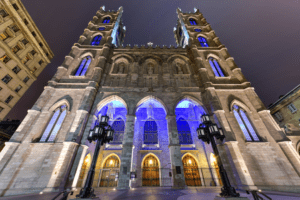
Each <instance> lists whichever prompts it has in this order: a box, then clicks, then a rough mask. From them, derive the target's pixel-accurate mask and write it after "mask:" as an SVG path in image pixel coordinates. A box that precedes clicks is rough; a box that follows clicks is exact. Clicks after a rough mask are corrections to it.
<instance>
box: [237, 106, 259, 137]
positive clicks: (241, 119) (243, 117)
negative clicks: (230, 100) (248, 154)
mask: <svg viewBox="0 0 300 200" xmlns="http://www.w3.org/2000/svg"><path fill="white" fill-rule="evenodd" d="M233 114H234V116H235V118H236V120H237V122H238V123H239V126H240V128H241V129H242V131H243V133H244V135H245V137H246V140H247V141H249V142H252V141H256V142H257V141H260V140H259V138H258V136H257V134H256V132H255V131H254V128H253V127H252V124H251V123H250V121H249V119H248V117H247V114H246V112H245V111H244V110H243V109H241V108H240V107H239V106H237V105H234V106H233Z"/></svg>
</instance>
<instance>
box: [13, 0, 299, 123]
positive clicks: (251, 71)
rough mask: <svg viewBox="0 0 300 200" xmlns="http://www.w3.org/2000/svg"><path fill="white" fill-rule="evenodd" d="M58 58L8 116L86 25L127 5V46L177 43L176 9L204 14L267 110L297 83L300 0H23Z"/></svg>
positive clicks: (25, 105) (26, 103)
mask: <svg viewBox="0 0 300 200" xmlns="http://www.w3.org/2000/svg"><path fill="white" fill-rule="evenodd" d="M22 2H23V4H24V6H25V7H26V9H27V11H28V12H29V14H30V15H31V17H32V19H33V21H34V22H35V23H36V25H37V27H38V28H39V30H40V31H41V33H42V35H43V36H44V38H45V39H46V41H47V43H48V44H49V46H50V48H51V49H52V51H53V53H54V55H55V56H54V58H53V59H52V61H51V64H49V65H48V66H47V67H46V68H45V69H44V71H43V72H42V73H41V74H40V76H39V77H38V79H37V81H35V82H34V83H33V84H32V86H31V87H30V88H29V89H28V90H27V92H26V93H25V94H24V96H23V97H22V98H21V99H20V100H19V102H18V103H17V104H16V105H15V107H14V108H13V109H12V110H11V112H10V113H9V114H8V116H7V118H9V119H20V120H22V119H23V118H24V117H25V116H26V114H27V110H28V109H30V108H31V107H32V106H33V104H34V103H35V101H36V100H37V99H38V97H39V96H40V94H41V93H42V91H43V88H44V86H46V85H47V82H48V81H49V80H50V79H51V78H52V76H53V75H54V74H55V72H56V69H57V67H58V66H60V65H61V64H62V62H63V61H64V58H65V56H66V55H68V54H69V52H70V50H71V47H72V45H73V44H74V43H76V42H77V41H78V39H79V36H80V35H81V34H82V33H83V31H84V29H85V28H86V27H87V25H88V22H89V21H91V20H92V17H93V16H94V15H95V14H96V11H97V10H99V8H100V6H102V5H105V8H106V10H117V9H118V8H119V7H120V6H123V8H124V12H123V16H122V18H123V22H124V24H125V26H126V30H127V31H126V36H125V42H124V45H126V44H131V46H133V45H134V44H138V45H139V46H140V45H142V44H144V45H145V44H147V43H148V42H149V41H151V42H153V43H154V45H167V46H170V45H175V39H174V34H173V27H175V26H176V20H177V14H176V8H177V7H180V8H181V10H182V12H193V11H194V7H196V8H198V9H199V10H200V12H202V13H203V15H204V17H205V18H206V20H207V22H208V23H210V24H211V27H212V29H214V30H215V32H216V35H217V36H218V37H219V38H220V41H221V42H222V43H223V44H224V45H225V46H226V47H227V48H228V51H229V53H230V55H231V56H232V57H234V60H235V62H236V64H237V66H238V67H240V68H241V69H242V72H243V73H244V75H245V77H246V78H247V79H248V80H249V81H250V82H251V84H252V86H253V87H254V88H255V91H256V92H257V94H258V96H259V97H260V98H261V99H262V101H263V103H264V104H265V106H268V105H269V104H271V103H273V102H275V101H276V100H277V99H278V97H279V96H280V95H282V94H286V93H287V92H289V91H290V90H292V89H293V88H294V87H296V86H297V85H298V84H299V75H300V64H299V63H300V55H299V54H300V3H299V0H251V1H246V0H244V1H243V0H230V1H227V0H184V1H182V0H168V1H167V0H160V1H158V0H126V1H124V0H123V1H121V0H102V1H99V0H76V1H75V0H47V1H45V0H42V1H41V0H22Z"/></svg>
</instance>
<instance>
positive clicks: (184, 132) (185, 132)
mask: <svg viewBox="0 0 300 200" xmlns="http://www.w3.org/2000/svg"><path fill="white" fill-rule="evenodd" d="M177 130H178V137H179V144H193V140H192V135H191V130H190V126H189V124H188V122H187V121H186V120H184V119H183V118H179V119H178V120H177Z"/></svg>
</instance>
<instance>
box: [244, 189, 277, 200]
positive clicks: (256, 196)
mask: <svg viewBox="0 0 300 200" xmlns="http://www.w3.org/2000/svg"><path fill="white" fill-rule="evenodd" d="M246 192H247V194H250V192H251V194H252V196H253V198H254V200H264V199H263V198H262V197H261V196H259V195H258V194H257V193H260V194H262V195H263V196H265V197H266V198H267V199H268V200H272V199H271V197H269V196H268V195H266V194H264V193H262V192H261V190H246Z"/></svg>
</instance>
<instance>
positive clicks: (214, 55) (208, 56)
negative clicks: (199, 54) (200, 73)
mask: <svg viewBox="0 0 300 200" xmlns="http://www.w3.org/2000/svg"><path fill="white" fill-rule="evenodd" d="M209 58H214V59H216V60H217V61H218V62H219V63H220V60H221V58H220V57H219V56H218V55H216V54H214V53H209V54H208V55H207V56H206V59H205V60H206V61H207V62H208V59H209Z"/></svg>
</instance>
